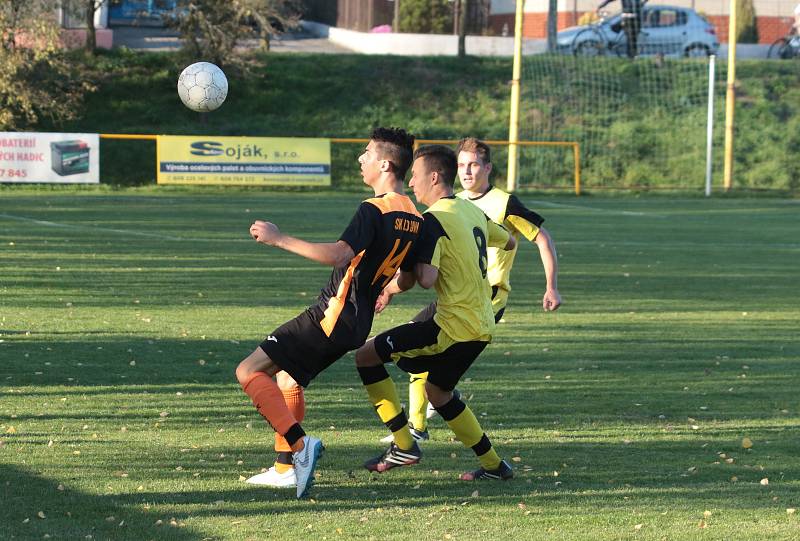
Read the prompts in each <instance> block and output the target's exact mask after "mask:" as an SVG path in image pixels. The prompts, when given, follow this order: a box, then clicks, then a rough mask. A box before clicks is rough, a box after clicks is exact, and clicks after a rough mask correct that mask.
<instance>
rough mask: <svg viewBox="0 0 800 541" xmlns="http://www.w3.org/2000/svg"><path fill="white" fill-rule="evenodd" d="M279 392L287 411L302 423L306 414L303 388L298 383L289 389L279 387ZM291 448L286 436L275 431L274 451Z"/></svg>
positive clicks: (289, 449)
mask: <svg viewBox="0 0 800 541" xmlns="http://www.w3.org/2000/svg"><path fill="white" fill-rule="evenodd" d="M281 393H282V394H283V400H284V402H286V406H287V407H288V408H289V411H290V412H291V413H292V415H294V418H295V419H297V422H298V423H302V422H303V419H305V416H306V398H305V393H304V392H303V388H302V387H300V386H299V385H296V386H294V387H292V388H291V389H281ZM291 450H292V448H291V446H290V445H289V442H288V441H286V438H284V437H283V436H281V435H280V434H278V433H277V432H276V433H275V451H277V452H279V453H281V452H291ZM276 467H277V466H276ZM289 467H291V466H289ZM280 473H283V472H280Z"/></svg>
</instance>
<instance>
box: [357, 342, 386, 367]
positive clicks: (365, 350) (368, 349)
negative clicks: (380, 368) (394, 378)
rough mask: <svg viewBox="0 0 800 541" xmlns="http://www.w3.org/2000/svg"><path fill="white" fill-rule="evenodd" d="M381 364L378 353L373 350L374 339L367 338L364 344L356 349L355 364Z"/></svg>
mask: <svg viewBox="0 0 800 541" xmlns="http://www.w3.org/2000/svg"><path fill="white" fill-rule="evenodd" d="M379 364H382V363H381V360H380V358H378V353H377V352H376V351H375V342H374V340H368V341H367V343H366V344H364V345H363V346H361V347H360V348H358V351H356V366H361V367H363V366H376V365H379Z"/></svg>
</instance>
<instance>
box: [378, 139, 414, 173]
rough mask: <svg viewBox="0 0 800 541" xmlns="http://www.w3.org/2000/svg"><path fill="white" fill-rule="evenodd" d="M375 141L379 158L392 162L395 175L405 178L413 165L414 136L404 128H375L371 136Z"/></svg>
mask: <svg viewBox="0 0 800 541" xmlns="http://www.w3.org/2000/svg"><path fill="white" fill-rule="evenodd" d="M369 138H370V140H372V141H375V143H376V145H375V148H376V151H377V153H378V159H379V160H388V161H389V162H390V163H391V164H392V168H393V171H394V174H395V176H396V177H397V178H398V179H400V180H403V179H405V178H406V172H408V168H409V167H411V161H412V159H411V156H412V154H413V152H414V136H413V135H411V134H410V133H407V132H406V131H405V130H404V129H402V128H375V129H374V130H372V134H371V135H370V136H369Z"/></svg>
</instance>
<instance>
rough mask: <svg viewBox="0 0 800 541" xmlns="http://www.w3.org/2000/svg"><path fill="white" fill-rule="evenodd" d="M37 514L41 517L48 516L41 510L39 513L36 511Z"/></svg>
mask: <svg viewBox="0 0 800 541" xmlns="http://www.w3.org/2000/svg"><path fill="white" fill-rule="evenodd" d="M36 516H37V517H39V518H47V516H46V515H45V514H44V511H39V512H38V513H36Z"/></svg>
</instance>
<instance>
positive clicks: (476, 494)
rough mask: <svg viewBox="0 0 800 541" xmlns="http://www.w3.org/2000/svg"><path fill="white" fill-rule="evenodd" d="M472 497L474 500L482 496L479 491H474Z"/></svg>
mask: <svg viewBox="0 0 800 541" xmlns="http://www.w3.org/2000/svg"><path fill="white" fill-rule="evenodd" d="M471 496H472V497H473V498H477V497H478V496H480V492H478V491H477V490H475V491H474V492H473V493H472V494H471Z"/></svg>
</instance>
